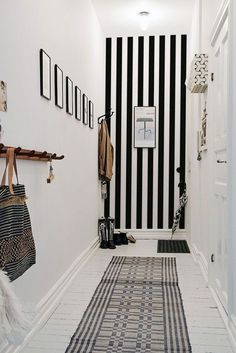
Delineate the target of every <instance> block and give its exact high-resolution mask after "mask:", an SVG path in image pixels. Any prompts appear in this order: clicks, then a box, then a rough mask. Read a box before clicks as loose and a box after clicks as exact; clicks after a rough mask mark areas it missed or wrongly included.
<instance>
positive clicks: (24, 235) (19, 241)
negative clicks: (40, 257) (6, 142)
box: [0, 148, 35, 281]
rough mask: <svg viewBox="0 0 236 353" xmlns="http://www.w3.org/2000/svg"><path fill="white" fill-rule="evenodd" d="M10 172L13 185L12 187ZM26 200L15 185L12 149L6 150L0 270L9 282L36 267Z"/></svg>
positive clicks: (0, 199)
mask: <svg viewBox="0 0 236 353" xmlns="http://www.w3.org/2000/svg"><path fill="white" fill-rule="evenodd" d="M13 170H15V174H16V179H17V184H16V185H13V184H12V180H13ZM7 174H8V185H6V175H7ZM25 200H26V195H25V187H24V185H22V184H19V182H18V174H17V168H16V159H15V150H14V148H9V149H8V150H7V155H6V168H5V172H4V174H3V178H2V183H1V187H0V268H1V269H2V270H3V271H5V272H6V273H7V275H8V277H9V279H10V281H14V280H15V279H16V278H18V277H19V276H21V275H22V274H23V273H24V272H25V271H26V270H27V269H28V268H30V267H31V266H32V265H33V264H35V244H34V239H33V235H32V229H31V223H30V216H29V211H28V208H27V205H26V202H25Z"/></svg>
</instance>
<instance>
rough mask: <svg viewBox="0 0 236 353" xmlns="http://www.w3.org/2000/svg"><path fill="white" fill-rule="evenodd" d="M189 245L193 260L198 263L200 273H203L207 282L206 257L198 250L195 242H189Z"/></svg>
mask: <svg viewBox="0 0 236 353" xmlns="http://www.w3.org/2000/svg"><path fill="white" fill-rule="evenodd" d="M189 245H190V248H191V253H192V255H193V258H194V260H195V262H197V263H198V264H199V266H200V268H201V271H202V274H203V276H204V278H205V280H206V282H208V262H207V259H206V258H205V256H204V254H203V253H202V252H201V251H199V249H198V247H197V246H196V244H194V243H192V242H190V244H189Z"/></svg>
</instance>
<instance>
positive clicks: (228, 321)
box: [190, 243, 236, 353]
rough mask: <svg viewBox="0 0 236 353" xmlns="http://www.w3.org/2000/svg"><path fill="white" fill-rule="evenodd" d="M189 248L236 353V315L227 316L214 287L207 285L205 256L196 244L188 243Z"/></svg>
mask: <svg viewBox="0 0 236 353" xmlns="http://www.w3.org/2000/svg"><path fill="white" fill-rule="evenodd" d="M190 248H191V253H192V255H193V258H194V260H195V261H196V262H197V263H198V265H199V266H200V268H201V271H202V274H203V276H204V278H205V280H206V282H207V283H208V287H209V289H210V291H211V294H212V297H213V299H214V301H215V303H216V306H217V308H218V310H219V313H220V315H221V317H222V320H223V321H224V324H225V327H226V329H227V331H228V335H229V339H230V342H231V344H232V348H233V351H234V353H236V317H230V318H229V316H228V314H227V312H226V311H225V308H224V306H223V305H222V303H221V301H220V300H219V297H218V295H217V293H216V291H215V290H214V288H212V287H211V286H210V285H209V280H208V278H209V277H208V274H209V273H208V263H207V260H206V258H205V256H204V255H203V253H202V252H201V251H199V250H198V248H197V246H196V244H193V243H190Z"/></svg>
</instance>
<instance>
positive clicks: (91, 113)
mask: <svg viewBox="0 0 236 353" xmlns="http://www.w3.org/2000/svg"><path fill="white" fill-rule="evenodd" d="M89 127H90V129H93V128H94V104H93V102H92V101H89Z"/></svg>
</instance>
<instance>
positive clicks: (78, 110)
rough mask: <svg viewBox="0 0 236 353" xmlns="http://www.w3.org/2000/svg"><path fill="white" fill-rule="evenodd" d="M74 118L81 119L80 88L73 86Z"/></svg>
mask: <svg viewBox="0 0 236 353" xmlns="http://www.w3.org/2000/svg"><path fill="white" fill-rule="evenodd" d="M75 119H77V120H81V90H80V89H79V87H78V86H75Z"/></svg>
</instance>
